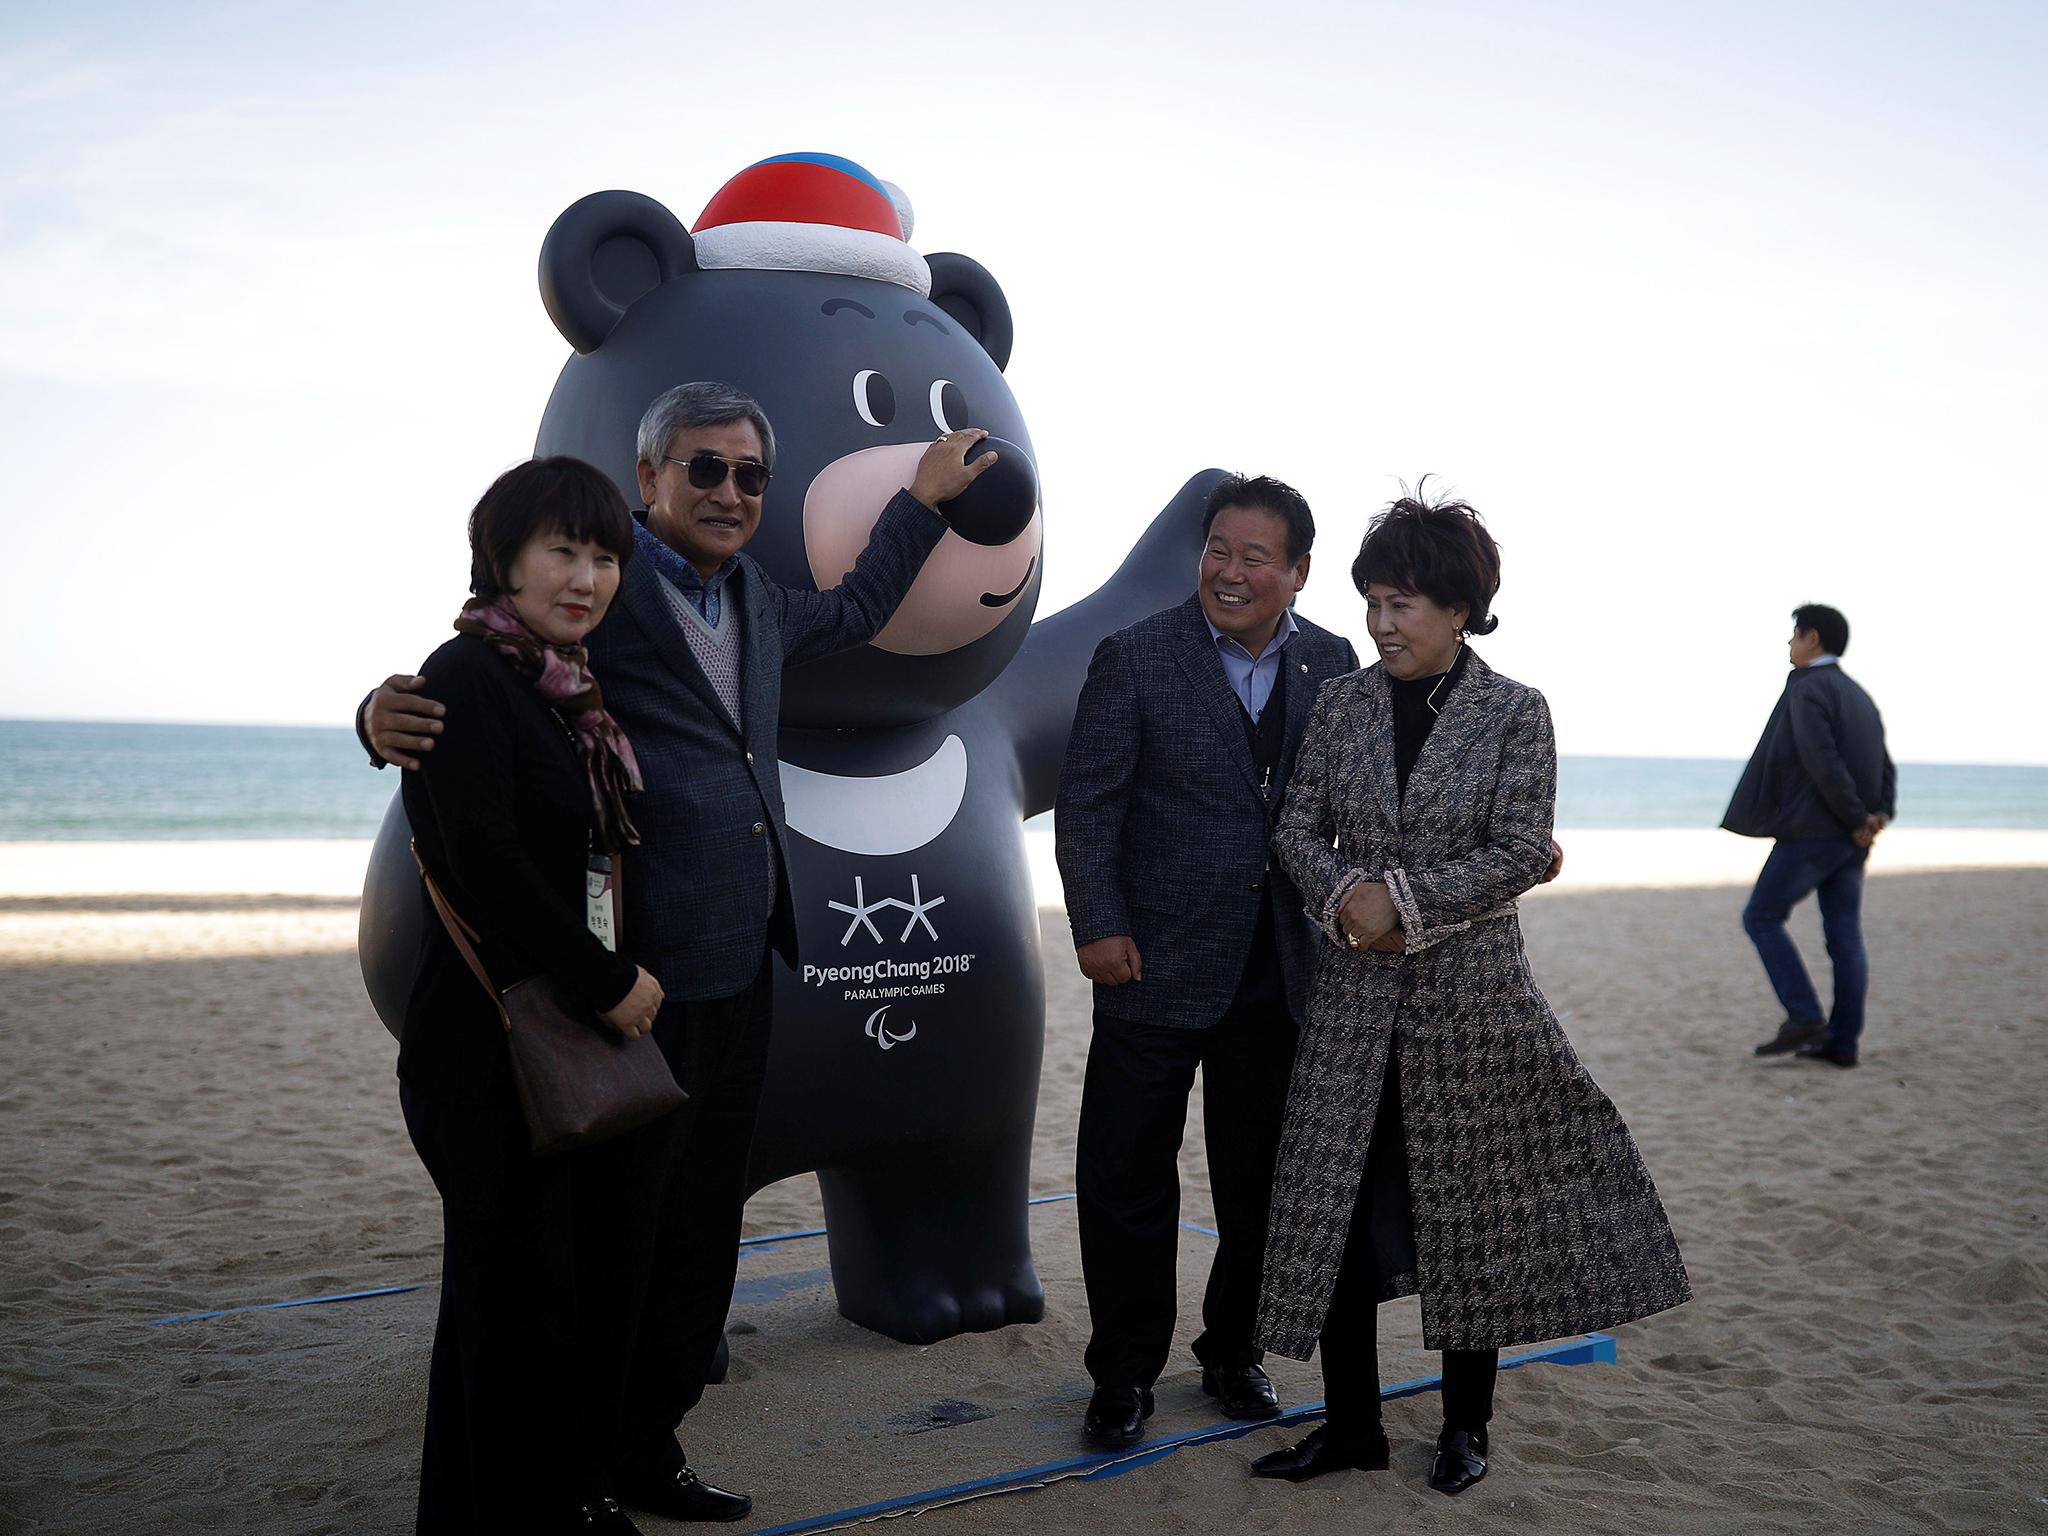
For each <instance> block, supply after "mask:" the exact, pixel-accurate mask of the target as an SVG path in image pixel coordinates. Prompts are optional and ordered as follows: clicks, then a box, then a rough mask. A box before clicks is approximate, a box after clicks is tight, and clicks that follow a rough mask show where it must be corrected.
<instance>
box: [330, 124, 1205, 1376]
mask: <svg viewBox="0 0 2048 1536" xmlns="http://www.w3.org/2000/svg"><path fill="white" fill-rule="evenodd" d="M910 234H911V214H910V209H909V204H908V202H907V200H906V199H904V197H903V196H902V194H901V193H900V192H899V191H898V190H897V189H896V188H895V187H893V186H891V185H890V184H888V183H885V182H881V181H878V180H877V179H876V178H874V177H873V176H871V175H870V174H869V173H868V172H867V171H865V170H863V169H862V168H861V167H860V166H858V165H855V164H853V163H852V162H851V161H847V160H842V159H839V158H837V157H834V156H829V155H819V154H801V155H786V156H780V157H778V158H776V159H773V160H768V161H763V162H761V163H760V164H757V165H754V166H751V167H749V168H748V169H747V170H745V171H743V172H741V173H740V174H739V175H738V176H735V177H734V178H733V179H732V180H731V181H729V182H728V183H726V185H725V186H724V187H723V188H721V189H720V190H719V192H718V194H717V195H716V196H715V197H713V198H712V200H711V202H710V204H709V205H708V206H707V207H706V208H705V210H704V213H703V215H702V217H701V218H699V219H698V221H697V223H696V226H695V228H694V230H685V229H684V228H683V226H682V225H681V223H680V222H679V221H678V220H677V219H676V218H675V217H674V216H673V215H672V214H671V213H670V212H669V211H668V210H667V209H666V208H664V207H663V206H661V204H659V203H657V202H655V201H654V200H653V199H651V198H648V197H644V196H641V195H639V194H637V193H631V192H599V193H594V194H592V195H591V196H589V197H585V198H583V199H582V200H580V201H579V202H577V203H575V204H573V205H572V206H571V207H570V208H569V209H568V210H567V211H565V212H564V213H563V214H562V215H561V217H560V218H559V219H557V220H556V222H555V224H554V227H553V228H552V229H551V230H550V231H549V233H548V236H547V239H546V241H545V243H544V245H543V247H542V251H541V262H540V286H541V295H542V299H543V301H544V303H545V304H546V307H547V310H548V314H549V315H550V317H551V318H552V319H553V320H554V322H555V325H556V326H557V327H558V328H559V329H560V331H561V333H562V335H563V336H564V338H566V339H567V341H568V342H569V344H570V345H571V346H572V347H573V348H574V349H575V355H574V356H572V357H571V358H570V359H569V360H568V362H567V363H566V364H565V365H564V367H563V369H562V373H561V377H560V379H559V380H558V381H557V383H556V385H555V390H554V394H553V397H552V398H551V399H550V400H549V401H548V405H547V410H546V412H545V414H544V415H543V417H542V419H541V424H540V431H539V437H538V440H537V442H536V444H535V452H536V453H537V454H557V453H566V454H573V455H575V456H576V457H578V458H581V459H585V460H588V461H589V462H590V463H592V464H595V465H597V466H599V467H600V468H602V469H603V470H605V471H606V472H607V473H609V474H610V475H611V476H612V477H613V478H614V479H615V480H616V481H617V482H618V484H619V486H620V488H621V489H622V490H623V491H624V492H625V494H626V496H627V498H628V501H629V503H630V504H633V505H638V499H637V495H636V491H637V483H636V479H635V473H634V466H635V452H634V429H635V427H636V426H637V424H638V422H639V419H640V415H641V413H642V411H643V410H644V409H645V408H646V406H647V404H648V403H649V402H650V401H651V400H653V399H654V397H655V396H656V395H658V394H660V393H661V392H662V391H664V390H666V389H668V388H670V387H671V386H673V385H675V384H678V383H683V382H686V381H689V380H693V379H714V380H719V381H723V382H725V383H729V384H733V385H737V386H738V387H739V388H741V389H743V390H745V391H747V392H748V393H749V394H751V395H753V396H754V397H755V398H756V399H757V400H759V401H760V402H761V404H762V405H763V407H764V408H765V409H766V411H767V413H768V418H769V420H770V421H771V422H772V423H773V424H774V427H775V433H776V439H777V445H778V446H777V456H776V461H775V466H774V467H775V474H774V479H773V481H772V482H771V484H770V485H769V488H768V490H767V492H766V498H765V502H764V506H763V512H762V518H761V524H760V529H759V531H758V532H757V533H756V535H755V536H754V538H753V540H752V541H751V542H750V543H749V544H748V546H747V552H748V553H749V554H750V555H751V556H753V557H754V558H755V559H756V560H758V561H759V562H760V563H761V565H762V566H763V567H764V568H765V569H766V570H767V572H768V573H769V574H770V575H771V576H772V577H773V578H774V579H775V580H777V581H779V582H782V583H783V584H785V585H788V586H799V587H814V588H817V589H824V588H829V587H832V586H834V585H836V584H837V583H838V582H839V580H840V579H841V577H842V576H844V574H845V573H846V572H847V571H848V570H849V569H851V567H852V565H853V562H854V559H855V557H856V556H857V555H858V554H859V553H860V551H861V549H862V548H863V547H864V545H865V544H866V542H867V537H868V531H869V529H870V527H871V526H872V525H873V524H874V522H875V520H876V519H877V517H878V516H879V515H880V512H881V510H882V507H883V506H884V505H885V504H886V503H887V501H888V499H889V497H890V495H891V494H892V493H893V492H894V491H895V490H896V489H898V488H899V487H901V486H904V485H908V484H909V483H910V481H911V479H912V476H913V471H914V470H915V468H916V465H917V461H918V458H919V456H920V455H921V454H922V453H923V452H924V450H925V448H926V447H927V446H928V445H929V443H930V442H931V440H932V439H933V438H934V437H935V436H936V435H938V434H939V433H942V432H946V431H950V430H955V429H959V428H963V427H981V428H984V429H986V430H987V431H988V432H989V433H990V434H991V438H992V439H993V441H991V442H989V443H988V444H986V445H984V446H985V447H990V448H994V449H996V450H997V452H998V453H999V455H1000V458H999V462H998V464H997V466H996V467H995V468H994V469H992V470H990V471H989V472H987V473H986V474H984V475H983V476H982V477H981V479H980V480H979V481H977V482H976V483H975V484H974V485H973V486H971V487H969V489H968V491H967V492H965V493H963V495H962V496H961V497H960V498H958V499H957V500H956V501H955V502H954V503H951V504H949V505H948V507H947V508H946V511H947V514H948V520H949V523H950V524H951V526H950V528H949V531H948V532H947V533H946V535H945V537H944V538H943V539H942V541H941V542H940V544H939V546H938V547H937V549H936V550H934V552H933V553H932V556H931V558H930V560H929V561H928V562H927V563H926V565H925V567H924V569H923V571H922V573H921V574H920V575H919V576H918V578H917V581H916V583H915V584H914V585H913V586H912V588H911V589H910V593H909V595H908V597H907V598H906V599H905V600H904V602H903V605H902V606H901V607H900V608H899V609H898V610H897V612H896V614H895V616H894V618H893V619H892V620H891V621H890V622H889V624H888V625H887V627H885V628H884V629H883V630H882V631H881V632H880V633H879V634H878V635H877V636H876V637H875V638H874V640H873V642H872V643H870V644H869V645H866V646H863V647H860V648H859V649H857V650H854V651H850V652H846V653H843V654H841V655H838V656H833V657H830V658H827V659H825V660H823V661H817V662H812V663H808V664H806V665H803V666H799V667H795V668H792V669H791V670H790V671H789V672H788V673H787V674H786V676H785V680H784V683H783V689H782V719H781V734H780V748H779V752H778V757H779V759H780V764H781V767H780V772H781V781H782V792H783V797H784V802H785V808H786V814H787V819H788V833H789V835H788V838H787V840H786V843H785V846H784V848H783V850H782V851H783V853H784V856H785V857H786V858H787V860H788V868H789V875H790V886H791V890H792V892H793V899H794V901H795V904H796V913H795V917H796V924H797V934H798V945H799V951H800V956H801V966H800V968H799V969H798V970H797V971H795V972H791V971H790V970H788V969H787V968H785V967H784V966H782V964H781V962H780V961H778V962H776V968H777V971H778V974H777V975H776V977H775V1009H774V1026H773V1046H772V1054H771V1058H770V1062H769V1068H768V1076H767V1084H766V1087H765V1090H764V1093H763V1098H762V1103H761V1113H760V1119H759V1128H758V1130H757V1133H756V1138H755V1142H754V1147H753V1153H752V1160H751V1166H750V1172H749V1181H748V1187H749V1189H750V1190H758V1189H760V1188H762V1187H764V1186H766V1185H768V1184H770V1183H772V1182H774V1181H776V1180H778V1179H783V1178H786V1177H788V1176H790V1175H792V1174H796V1173H801V1172H805V1171H811V1170H815V1171H816V1173H817V1175H818V1182H819V1186H820V1189H821V1191H822V1194H823V1197H824V1205H825V1218H826V1225H827V1235H828V1242H829V1246H830V1251H831V1265H832V1278H833V1284H834V1288H835V1290H836V1292H837V1296H838V1302H839V1310H840V1311H841V1313H842V1314H843V1315H845V1316H846V1317H847V1318H849V1319H851V1320H852V1321H854V1322H856V1323H859V1324H861V1325H863V1326H864V1327H867V1328H871V1329H875V1330H877V1331H879V1332H881V1333H884V1334H887V1335H889V1336H890V1337H892V1338H896V1339H901V1340H905V1341H910V1342H916V1343H929V1342H932V1341H934V1340H937V1339H942V1338H946V1337H949V1336H951V1335H953V1334H955V1333H959V1332H961V1331H963V1330H981V1329H989V1328H997V1327H1001V1326H1003V1325H1004V1324H1007V1323H1017V1322H1035V1321H1037V1320H1038V1319H1039V1318H1040V1317H1042V1316H1043V1314H1044V1308H1045V1300H1044V1293H1043V1291H1042V1290H1041V1289H1040V1286H1039V1282H1038V1277H1037V1273H1036V1271H1035V1270H1034V1268H1033V1266H1032V1261H1031V1249H1030V1240H1029V1234H1028V1231H1027V1226H1026V1221H1027V1215H1028V1194H1029V1178H1030V1164H1031V1132H1032V1119H1033V1115H1034V1112H1035V1109H1036V1105H1037V1095H1038V1071H1039V1060H1040V1056H1041V1054H1042V1052H1043V1047H1044V1030H1045V1017H1044V1015H1045V995H1044V990H1045V989H1044V980H1043V972H1042V969H1041V957H1040V946H1039V925H1038V914H1037V907H1036V903H1035V901H1034V898H1033V894H1032V884H1031V877H1030V871H1029V867H1028V865H1027V862H1026V857H1025V850H1024V839H1023V832H1022V824H1023V820H1024V818H1026V817H1028V816H1032V815H1035V814H1037V813H1039V812H1042V811H1045V810H1048V809H1050V808H1051V806H1052V803H1053V795H1054V789H1055V787H1056V785H1057V783H1058V778H1059V771H1060V762H1061V758H1062V755H1063V754H1064V752H1065V749H1066V740H1067V733H1068V730H1069V728H1070V726H1071V724H1072V720H1073V713H1074V703H1075V699H1076V698H1077V696H1078V695H1079V693H1080V689H1081V683H1082V680H1083V678H1084V676H1085V674H1086V671H1087V666H1088V661H1089V658H1090V656H1091V655H1092V654H1093V651H1094V648H1095V645H1096V643H1097V642H1098V641H1099V640H1100V639H1101V638H1102V637H1103V636H1104V635H1106V634H1108V633H1110V632H1111V631H1113V630H1116V629H1118V628H1121V627H1122V626H1124V625H1126V624H1129V623H1132V622H1134V621H1136V620H1137V619H1139V618H1142V617H1144V616H1145V615H1146V614H1148V613H1152V612H1155V611H1157V610H1158V609H1161V608H1164V607H1167V606H1169V605H1170V604H1172V603H1175V602H1179V601H1181V600H1183V599H1185V598H1186V596H1187V595H1188V593H1189V592H1190V591H1192V589H1193V583H1194V579H1195V573H1196V566H1197V562H1198V560H1199V559H1200V554H1201V547H1202V535H1201V516H1200V506H1201V501H1202V498H1203V496H1204V494H1205V493H1206V491H1207V489H1208V486H1209V485H1210V484H1211V483H1213V479H1214V472H1213V471H1212V472H1207V473H1204V474H1202V475H1198V476H1196V477H1195V478H1194V479H1193V480H1190V481H1189V482H1188V483H1187V485H1186V486H1185V487H1183V489H1182V490H1181V492H1180V493H1179V494H1178V495H1177V496H1176V497H1175V498H1174V500H1173V502H1172V503H1171V504H1170V505H1169V506H1168V507H1167V508H1166V510H1165V511H1163V512H1161V513H1160V514H1159V516H1158V517H1157V518H1156V519H1155V520H1154V522H1153V524H1152V526H1151V528H1150V529H1149V530H1148V531H1147V533H1146V534H1145V535H1144V536H1143V538H1141V539H1140V541H1139V542H1138V544H1137V546H1136V547H1135V548H1134V549H1133V550H1131V551H1130V553H1129V554H1128V555H1127V556H1126V558H1125V559H1124V560H1123V562H1122V564H1121V565H1120V567H1119V569H1118V570H1117V572H1116V574H1115V575H1114V576H1113V577H1112V578H1111V579H1110V580H1109V581H1108V582H1107V583H1106V584H1105V585H1104V586H1103V587H1102V588H1100V589H1099V590H1098V591H1096V592H1095V593H1094V594H1093V595H1091V596H1090V597H1088V598H1086V599H1084V600H1082V601H1081V602H1079V603H1077V604H1075V605H1074V606H1072V607H1070V608H1068V609H1066V610H1064V611H1062V612H1061V613H1059V614H1057V615H1055V616H1053V617H1051V618H1049V619H1047V620H1045V621H1043V622H1040V623H1037V624H1034V623H1033V622H1032V620H1033V613H1034V610H1035V608H1036V605H1037V600H1038V593H1039V587H1040V583H1041V581H1042V580H1043V578H1044V565H1043V553H1044V545H1045V542H1046V530H1045V527H1044V522H1043V517H1042V511H1041V508H1040V506H1039V495H1038V480H1037V470H1036V467H1035V463H1034V461H1033V458H1032V451H1031V438H1030V434H1029V432H1028V431H1027V430H1026V427H1025V424H1024V416H1023V413H1022V411H1021V410H1020V409H1019V407H1018V404H1017V401H1016V399H1015V398H1014V397H1013V396H1012V395H1011V393H1010V389H1009V385H1008V384H1007V383H1006V382H1005V380H1004V377H1003V369H1004V366H1005V365H1006V364H1007V363H1008V361H1009V357H1010V343H1011V319H1010V308H1009V303H1008V301H1007V300H1006V299H1005V298H1004V296H1003V291H1002V289H1001V288H1000V287H999V286H998V285H997V283H996V280H995V279H994V278H993V277H992V276H990V274H989V273H988V272H987V271H986V270H985V269H984V268H983V267H982V266H980V265H979V264H978V263H976V262H974V261H972V260H969V259H968V258H967V257H965V256H959V255H953V254H938V255H933V256H930V257H925V256H921V255H919V254H918V252H917V251H916V250H915V249H913V248H912V246H911V245H910V243H909V242H910ZM1106 425H1107V424H1106ZM1070 526H1073V525H1070ZM1079 526H1086V524H1085V522H1080V523H1079ZM678 686H682V684H681V683H680V682H679V683H678ZM409 835H410V834H409V831H408V829H407V827H406V824H405V813H404V809H403V807H402V806H401V805H400V803H399V802H398V800H397V798H396V797H394V798H393V801H392V804H391V809H390V811H389V812H388V813H387V815H386V816H385V819H384V826H383V829H382V831H381V833H380V835H379V839H378V843H377V847H376V850H375V852H374V853H373V855H372V858H371V866H370V872H369V877H368V882H367V885H366V888H365V890H364V893H363V907H362V919H361V943H360V948H361V956H362V963H363V973H364V978H365V982H366V984H367V986H368V989H369V992H370V996H371V998H372V1000H373V1002H374V1003H375V1005H376V1007H377V1011H378V1013H379V1014H380V1015H381V1016H382V1017H383V1019H384V1021H385V1023H386V1024H387V1025H389V1026H390V1027H391V1028H392V1029H393V1030H394V1032H395V1031H396V1029H397V1027H398V1024H399V1021H400V1020H401V1019H402V1017H403V1014H404V1009H405V1001H406V995H407V992H408V990H409V988H410V985H411V981H412V974H413V968H414V966H415V964H416V960H415V956H416V953H417V946H418V942H419V934H420V931H421V923H422V921H423V919H422V914H421V908H422V900H421V895H420V891H419V882H418V878H417V875H416V873H415V872H414V869H413V866H412V861H411V859H410V857H409V855H408V853H407V840H408V838H409ZM1190 835H1194V831H1193V829H1190ZM631 888H632V887H631V879H630V869H629V871H628V879H627V890H628V893H629V895H628V902H629V907H628V912H627V927H626V930H625V944H626V948H627V950H628V952H629V953H630V951H631V947H632V927H631V923H632V914H631V908H630V901H631V897H630V891H631ZM1062 958H1064V957H1062Z"/></svg>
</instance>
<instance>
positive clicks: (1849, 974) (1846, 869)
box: [1742, 837, 1870, 1054]
mask: <svg viewBox="0 0 2048 1536" xmlns="http://www.w3.org/2000/svg"><path fill="white" fill-rule="evenodd" d="M1869 857H1870V850H1869V849H1867V848H1859V847H1857V846H1856V844H1855V843H1854V842H1852V841H1851V840H1850V839H1849V838H1847V837H1787V838H1780V839H1779V840H1778V841H1777V843H1776V844H1775V845H1773V847H1772V848H1771V856H1770V857H1769V858H1768V859H1765V860H1764V867H1763V872H1762V873H1761V874H1759V875H1758V876H1757V877H1756V889H1755V890H1753V891H1751V892H1750V893H1749V905H1748V906H1747V907H1745V908H1743V911H1742V928H1743V931H1744V932H1745V933H1747V934H1748V935H1749V939H1750V942H1751V943H1752V944H1754V945H1756V952H1757V955H1758V956H1759V957H1760V958H1761V959H1762V960H1763V963H1764V974H1765V975H1767V976H1769V977H1770V979H1771V988H1772V990H1773V991H1775V992H1776V993H1777V994H1778V1001H1779V1002H1780V1003H1781V1004H1783V1005H1784V1009H1785V1014H1786V1017H1787V1018H1791V1019H1797V1020H1800V1021H1802V1022H1805V1021H1810V1020H1817V1019H1819V1018H1821V1017H1822V1014H1821V1006H1820V997H1819V996H1818V994H1816V993H1815V992H1814V990H1813V982H1812V980H1811V979H1810V978H1809V977H1808V976H1807V974H1806V966H1805V965H1804V964H1803V963H1802V962H1801V961H1800V958H1799V951H1798V949H1797V948H1796V947H1794V945H1793V943H1792V939H1791V936H1790V935H1789V934H1787V933H1786V932H1785V920H1786V919H1787V918H1788V917H1790V916H1791V915H1792V909H1793V908H1794V907H1796V906H1798V905H1799V903H1800V902H1802V901H1804V900H1805V899H1806V898H1807V896H1808V894H1809V893H1811V894H1814V895H1817V896H1818V897H1819V898H1820V927H1821V933H1822V935H1823V936H1824V937H1825V938H1826V940H1827V946H1828V958H1829V959H1830V960H1831V961H1833V962H1834V968H1835V1006H1834V1008H1833V1009H1832V1010H1831V1011H1830V1012H1829V1013H1828V1014H1827V1016H1826V1017H1827V1022H1828V1039H1829V1040H1830V1042H1832V1043H1833V1044H1834V1045H1836V1046H1838V1047H1840V1048H1842V1049H1844V1050H1847V1051H1849V1052H1851V1053H1852V1054H1853V1053H1854V1051H1855V1050H1856V1042H1857V1041H1858V1039H1860V1038H1861V1037H1862V1034H1863V1000H1864V995H1865V993H1867V992H1868V991H1869V989H1870V960H1869V956H1868V955H1867V954H1866V953H1865V952H1864V948H1863V865H1864V861H1865V860H1866V859H1868V858H1869Z"/></svg>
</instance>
